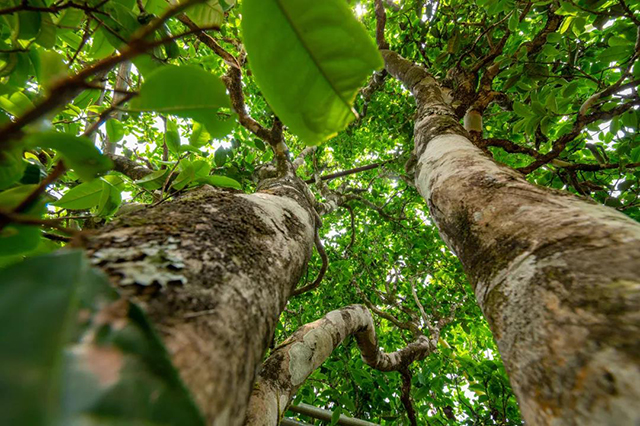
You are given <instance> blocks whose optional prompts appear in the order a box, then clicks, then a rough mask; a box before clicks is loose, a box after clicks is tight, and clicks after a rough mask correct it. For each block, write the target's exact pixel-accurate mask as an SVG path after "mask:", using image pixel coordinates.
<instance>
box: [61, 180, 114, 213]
mask: <svg viewBox="0 0 640 426" xmlns="http://www.w3.org/2000/svg"><path fill="white" fill-rule="evenodd" d="M101 193H102V181H100V179H94V180H92V181H89V182H84V183H81V184H80V185H78V186H76V187H74V188H71V189H70V190H69V191H67V192H66V193H65V194H64V195H63V196H62V198H60V199H59V200H58V201H56V202H54V203H52V204H53V205H54V206H56V207H61V208H63V209H69V210H85V209H90V208H92V207H95V206H97V205H98V203H99V202H100V194H101Z"/></svg>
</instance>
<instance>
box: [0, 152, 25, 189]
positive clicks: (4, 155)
mask: <svg viewBox="0 0 640 426" xmlns="http://www.w3.org/2000/svg"><path fill="white" fill-rule="evenodd" d="M26 166H27V163H26V162H25V161H23V160H22V149H14V150H12V151H2V152H0V190H2V189H6V188H8V187H10V186H11V185H13V184H14V183H16V182H17V181H19V180H20V178H21V177H22V175H23V174H24V171H25V168H26Z"/></svg>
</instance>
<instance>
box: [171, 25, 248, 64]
mask: <svg viewBox="0 0 640 426" xmlns="http://www.w3.org/2000/svg"><path fill="white" fill-rule="evenodd" d="M178 20H179V21H180V22H182V23H183V24H185V25H186V26H187V27H189V29H191V30H193V31H195V32H196V33H195V34H196V37H198V40H200V41H201V42H202V43H203V44H204V45H205V46H207V47H208V48H209V49H211V50H213V53H215V54H216V55H218V56H220V57H221V58H222V60H224V62H225V63H226V64H227V65H229V66H230V67H233V68H237V69H240V68H241V66H240V64H239V63H238V60H237V59H236V58H235V57H234V56H233V55H232V54H231V53H229V52H227V51H226V50H225V49H224V48H223V47H222V46H220V45H219V44H218V42H217V41H216V40H215V39H214V38H213V37H211V36H210V35H209V34H207V33H206V32H204V31H203V30H201V29H200V27H198V25H196V24H195V23H194V22H193V21H192V20H191V19H189V18H188V17H187V16H186V15H180V16H178Z"/></svg>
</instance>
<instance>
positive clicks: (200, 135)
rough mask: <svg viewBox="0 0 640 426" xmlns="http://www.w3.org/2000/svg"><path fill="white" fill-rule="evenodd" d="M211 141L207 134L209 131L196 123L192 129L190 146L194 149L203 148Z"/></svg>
mask: <svg viewBox="0 0 640 426" xmlns="http://www.w3.org/2000/svg"><path fill="white" fill-rule="evenodd" d="M209 141H211V135H210V134H209V132H207V129H205V128H204V126H203V125H202V124H200V123H197V122H194V123H193V128H192V129H191V136H190V137H189V145H191V146H192V147H194V148H201V147H203V146H205V145H206V144H208V143H209Z"/></svg>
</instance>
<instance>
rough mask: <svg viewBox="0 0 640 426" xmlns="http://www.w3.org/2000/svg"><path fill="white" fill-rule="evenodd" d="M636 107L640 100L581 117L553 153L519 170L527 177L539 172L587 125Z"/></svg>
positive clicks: (556, 145) (558, 141)
mask: <svg viewBox="0 0 640 426" xmlns="http://www.w3.org/2000/svg"><path fill="white" fill-rule="evenodd" d="M635 105H640V100H636V101H633V102H628V103H626V104H623V105H619V106H617V107H615V108H613V109H612V110H610V111H596V112H594V113H591V114H589V115H587V116H584V115H583V116H581V115H579V116H578V118H577V119H576V121H575V123H574V125H573V128H572V129H571V131H570V132H569V133H567V134H565V135H563V136H561V137H560V138H559V139H557V140H556V141H555V142H554V143H553V148H552V149H551V151H549V152H548V153H546V154H544V155H540V156H539V157H538V159H537V160H536V161H534V162H533V163H531V164H529V165H528V166H525V167H521V168H519V169H517V170H518V171H519V172H521V173H524V174H525V175H526V174H529V173H531V172H533V171H534V170H537V169H538V168H540V167H542V166H544V165H545V164H547V163H549V162H550V161H552V160H554V159H556V158H558V156H560V154H562V151H564V149H565V148H566V146H567V144H568V143H569V142H571V141H572V140H574V139H575V138H576V137H578V135H580V134H581V133H582V131H583V130H584V128H585V127H586V126H587V125H589V124H591V123H593V122H596V121H600V120H609V119H611V118H613V117H616V116H618V115H621V114H624V113H625V112H627V111H628V110H629V109H631V108H632V107H633V106H635Z"/></svg>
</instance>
